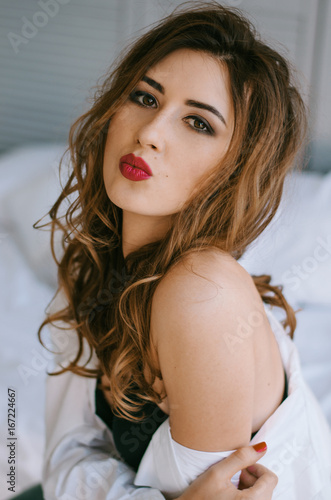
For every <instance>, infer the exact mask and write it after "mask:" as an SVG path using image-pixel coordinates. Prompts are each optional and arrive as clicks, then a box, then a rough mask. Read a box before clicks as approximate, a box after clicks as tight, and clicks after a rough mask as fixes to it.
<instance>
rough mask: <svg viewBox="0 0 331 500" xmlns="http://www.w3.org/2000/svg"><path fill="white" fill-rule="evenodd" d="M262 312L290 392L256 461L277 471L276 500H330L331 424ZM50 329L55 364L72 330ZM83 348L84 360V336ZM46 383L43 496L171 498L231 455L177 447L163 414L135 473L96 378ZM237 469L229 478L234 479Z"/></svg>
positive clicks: (67, 376)
mask: <svg viewBox="0 0 331 500" xmlns="http://www.w3.org/2000/svg"><path fill="white" fill-rule="evenodd" d="M54 305H56V304H55V303H54ZM265 310H266V313H267V316H268V319H269V322H270V325H271V327H272V330H273V332H274V334H275V338H276V340H277V342H278V345H279V349H280V353H281V357H282V360H283V365H284V369H285V371H286V374H287V378H288V397H287V398H286V399H285V401H284V402H283V403H282V404H281V405H280V406H279V407H278V408H277V410H276V411H275V412H274V413H273V414H272V415H271V416H270V417H269V418H268V420H267V421H266V422H265V423H264V424H263V426H262V427H261V429H260V430H259V431H258V433H257V434H256V435H255V436H254V438H253V439H252V441H251V444H255V443H258V442H260V441H266V443H267V445H268V451H267V453H266V454H265V456H264V457H263V458H262V459H260V461H259V463H261V464H263V465H265V466H267V467H268V468H270V469H271V470H273V471H274V472H275V473H276V474H277V476H278V479H279V481H278V485H277V486H276V488H275V490H274V493H273V497H272V498H273V500H330V499H331V479H330V477H331V433H330V429H329V427H328V424H327V421H326V419H325V417H324V414H323V413H322V411H321V409H320V407H319V405H318V402H317V400H316V399H315V397H314V395H313V394H312V392H311V390H310V389H309V387H308V385H307V384H306V382H305V381H304V379H303V377H302V373H301V368H300V363H299V358H298V353H297V349H296V347H295V345H294V343H293V342H292V340H291V339H290V338H289V337H288V335H286V333H285V331H284V329H283V327H282V325H281V324H280V323H279V322H278V320H277V319H276V318H275V317H274V315H273V314H272V313H271V311H270V310H269V308H268V306H265ZM50 330H51V333H52V340H53V342H54V344H55V346H58V347H59V346H60V345H61V347H62V348H63V349H65V356H64V357H63V356H62V357H61V356H57V358H56V360H55V362H56V363H58V362H59V361H61V360H62V362H63V360H64V359H66V360H68V359H72V357H73V355H74V354H75V353H76V352H77V345H78V343H77V335H76V333H75V332H73V331H67V332H65V333H64V332H63V330H59V329H58V328H55V327H54V326H52V327H50ZM85 347H86V350H84V358H85V359H87V358H88V354H89V347H88V346H87V343H86V341H84V348H85ZM96 362H97V359H96V356H95V354H93V356H92V359H91V360H90V362H89V363H88V365H87V366H88V367H89V368H94V367H95V366H96ZM56 367H57V365H54V368H56ZM46 384H47V385H46V449H45V457H44V468H43V483H42V485H43V490H44V498H45V500H77V499H82V500H83V499H85V498H86V499H89V500H113V499H114V500H115V499H116V500H127V499H129V498H135V499H141V500H160V499H164V498H167V499H168V498H175V497H177V496H179V495H180V494H181V493H182V492H183V491H184V490H185V489H186V488H187V486H188V485H189V484H190V482H192V481H193V480H194V479H195V478H196V477H197V476H198V475H199V474H200V473H201V472H203V471H204V470H205V469H206V468H207V467H208V466H209V465H211V464H213V463H215V462H218V461H219V460H220V459H221V458H224V457H225V456H228V455H229V454H230V453H231V452H232V450H229V451H227V452H201V451H198V450H191V449H189V448H185V447H183V446H182V445H179V446H178V443H175V442H174V441H173V439H172V437H171V429H170V426H169V418H167V419H166V420H165V421H164V422H163V423H162V424H161V425H160V427H158V429H157V430H156V431H155V433H154V434H153V437H152V439H151V441H150V443H149V445H148V447H147V450H146V452H145V454H144V456H143V458H142V460H141V462H140V465H139V468H138V471H137V474H135V472H134V470H133V469H132V468H131V467H129V466H128V465H127V464H126V463H124V462H123V461H122V460H121V458H120V456H119V454H118V453H117V451H116V448H115V444H114V440H113V436H112V432H111V430H110V429H109V428H108V427H107V426H106V424H105V423H104V422H103V421H102V420H101V419H100V418H99V417H98V416H97V415H96V413H95V412H96V409H95V387H96V379H95V378H86V377H81V376H78V375H75V374H73V373H71V372H66V373H64V374H61V375H56V376H48V378H47V382H46ZM188 457H189V458H190V460H188ZM239 474H240V472H239V473H238V474H237V475H236V476H235V477H234V478H233V482H234V483H235V484H236V482H237V481H238V477H239Z"/></svg>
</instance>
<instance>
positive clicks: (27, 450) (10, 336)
mask: <svg viewBox="0 0 331 500" xmlns="http://www.w3.org/2000/svg"><path fill="white" fill-rule="evenodd" d="M64 150H65V145H64V144H62V143H59V144H53V143H49V144H48V143H44V144H38V143H36V144H31V145H29V146H22V147H18V148H15V149H13V150H11V151H9V152H8V153H6V154H4V155H2V156H1V157H0V178H1V183H0V278H1V281H0V282H1V288H0V293H1V300H0V314H1V329H0V334H1V347H2V348H1V365H0V366H1V368H0V370H1V377H0V385H1V402H0V404H1V411H0V418H1V422H0V423H1V429H2V443H4V442H6V440H7V437H8V426H7V416H8V389H9V388H12V389H14V391H15V406H16V408H15V409H16V413H15V433H16V437H17V441H16V443H17V446H15V453H16V457H15V458H16V461H17V462H16V464H17V471H18V472H17V476H16V488H15V491H16V492H20V491H22V490H23V489H24V488H26V487H28V486H30V485H32V484H35V483H37V482H39V481H40V478H41V467H42V454H43V445H44V422H43V411H44V398H45V393H44V382H45V377H46V371H47V367H48V366H49V362H50V354H49V353H48V352H47V351H46V350H45V349H44V348H43V347H42V346H41V345H40V343H39V341H38V339H37V330H38V326H39V324H40V323H41V321H42V319H43V317H44V310H45V308H46V306H47V304H48V303H49V301H50V299H51V298H52V295H53V293H54V291H55V287H56V268H55V264H54V263H53V261H52V257H51V254H50V250H49V233H48V232H47V231H37V230H35V229H33V228H32V224H33V223H34V222H36V220H38V219H39V218H40V217H41V216H43V215H44V214H45V213H46V212H47V211H48V210H49V208H50V207H51V205H52V202H53V201H54V200H55V199H56V196H57V195H58V194H59V192H60V187H59V181H58V163H59V159H60V157H61V155H62V153H63V152H64ZM330 167H331V166H330ZM240 263H241V264H242V265H243V266H244V267H245V268H246V269H247V270H248V271H249V272H250V273H251V274H271V275H272V283H274V284H282V285H283V287H284V288H283V291H284V294H285V296H286V298H287V300H288V301H289V302H290V304H291V305H292V306H293V307H294V309H295V310H299V309H300V311H299V312H298V313H297V322H298V325H297V330H296V332H295V338H294V340H295V343H296V345H297V347H298V349H299V353H300V356H301V363H302V368H303V372H304V376H305V377H306V380H307V382H308V384H309V385H310V387H311V389H312V390H313V392H314V394H315V395H316V397H317V399H318V400H319V402H320V404H321V407H322V410H323V412H324V413H325V415H326V417H327V420H328V422H329V425H330V426H331V172H330V173H326V174H321V173H318V172H309V171H303V172H301V173H300V172H297V171H296V172H293V173H292V174H291V175H290V176H289V177H288V178H287V180H286V184H285V189H284V196H283V199H282V203H281V206H280V208H279V210H278V213H277V216H276V217H275V219H274V221H273V222H272V223H271V225H270V226H269V227H268V228H267V229H266V230H265V231H264V232H263V233H262V234H261V236H260V237H259V238H258V240H257V241H255V242H254V243H253V244H252V245H251V247H250V248H249V249H248V250H247V252H246V253H245V255H244V256H243V257H242V258H241V259H240ZM275 313H276V314H278V315H279V314H280V313H279V312H278V311H277V310H275ZM279 317H280V318H281V317H282V316H281V314H280V316H279ZM44 339H45V343H46V345H47V330H46V329H45V330H44ZM48 345H49V343H48ZM8 450H9V448H6V447H5V446H2V447H1V448H0V471H1V477H2V478H5V477H6V474H7V473H8V472H9V464H8V453H9V451H8ZM2 481H6V480H4V479H2ZM7 487H8V485H6V484H2V485H1V488H0V500H4V499H7V498H9V497H10V496H11V494H10V493H9V492H8V490H7Z"/></svg>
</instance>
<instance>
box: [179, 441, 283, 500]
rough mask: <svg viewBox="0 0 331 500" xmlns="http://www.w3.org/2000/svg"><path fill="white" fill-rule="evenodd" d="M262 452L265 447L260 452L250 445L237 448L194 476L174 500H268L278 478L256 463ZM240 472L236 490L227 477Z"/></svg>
mask: <svg viewBox="0 0 331 500" xmlns="http://www.w3.org/2000/svg"><path fill="white" fill-rule="evenodd" d="M259 444H260V443H259ZM263 444H264V445H265V443H263ZM255 446H257V445H255ZM266 451H267V450H266V446H265V449H264V450H263V451H260V452H258V451H256V450H255V449H254V447H253V446H247V447H244V448H239V449H238V450H237V451H235V452H233V453H232V455H230V456H229V457H227V458H225V459H223V460H221V461H220V462H217V463H216V464H214V465H212V466H211V467H209V468H208V469H207V470H206V471H205V472H204V473H203V474H201V475H200V476H198V477H197V478H196V479H195V480H194V481H193V482H192V483H191V484H190V486H189V487H188V488H187V489H186V490H185V492H184V493H183V494H182V495H181V496H180V497H178V498H177V499H176V500H207V499H208V500H244V499H247V500H248V499H249V500H271V498H272V493H273V490H274V488H275V487H276V485H277V483H278V478H277V476H276V475H275V474H274V473H273V472H271V471H270V470H269V469H267V468H266V467H264V466H263V465H261V464H256V462H257V461H258V460H259V459H260V458H262V457H263V455H265V453H266ZM240 470H242V472H241V476H240V483H239V490H238V489H237V488H236V487H235V486H234V485H233V484H232V483H231V477H232V476H234V475H235V473H236V472H238V471H240Z"/></svg>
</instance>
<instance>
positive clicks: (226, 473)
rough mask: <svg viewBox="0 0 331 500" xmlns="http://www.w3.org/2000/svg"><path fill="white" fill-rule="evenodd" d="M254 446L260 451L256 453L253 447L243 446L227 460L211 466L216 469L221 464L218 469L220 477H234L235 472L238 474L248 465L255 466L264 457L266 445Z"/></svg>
mask: <svg viewBox="0 0 331 500" xmlns="http://www.w3.org/2000/svg"><path fill="white" fill-rule="evenodd" d="M259 445H262V446H259ZM254 446H255V447H257V448H260V449H261V450H262V451H260V452H258V451H256V449H254V447H253V446H245V447H242V448H239V449H238V450H236V451H235V452H233V453H232V454H231V455H229V456H228V457H227V458H224V459H223V460H222V461H221V462H218V463H217V464H215V465H213V467H217V465H218V464H219V463H222V465H221V466H220V467H219V470H220V473H221V474H222V477H232V476H234V475H235V474H236V472H239V471H240V470H242V469H246V467H248V466H249V465H253V464H255V462H257V460H259V459H260V458H262V457H263V456H264V455H265V453H266V451H267V445H266V443H265V442H263V443H258V444H257V445H254Z"/></svg>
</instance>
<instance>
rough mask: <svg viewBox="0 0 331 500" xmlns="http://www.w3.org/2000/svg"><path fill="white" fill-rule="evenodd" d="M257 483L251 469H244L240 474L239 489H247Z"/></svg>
mask: <svg viewBox="0 0 331 500" xmlns="http://www.w3.org/2000/svg"><path fill="white" fill-rule="evenodd" d="M255 483H256V476H254V475H253V474H251V473H250V472H249V470H247V469H243V470H242V471H241V474H240V480H239V485H238V490H245V489H247V488H250V487H251V486H254V484H255Z"/></svg>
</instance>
